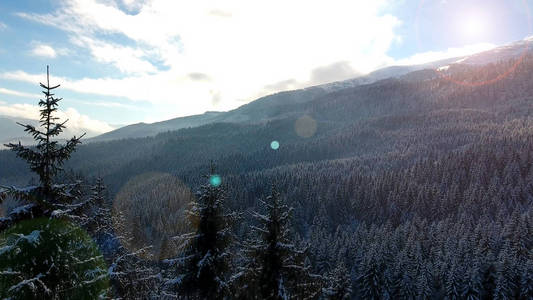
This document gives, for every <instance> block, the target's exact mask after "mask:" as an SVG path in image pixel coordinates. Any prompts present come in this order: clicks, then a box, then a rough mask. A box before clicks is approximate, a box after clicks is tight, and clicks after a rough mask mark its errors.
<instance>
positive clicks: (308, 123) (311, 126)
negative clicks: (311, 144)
mask: <svg viewBox="0 0 533 300" xmlns="http://www.w3.org/2000/svg"><path fill="white" fill-rule="evenodd" d="M316 128H317V124H316V121H315V119H313V118H311V117H310V116H308V115H305V116H302V117H300V118H298V120H296V122H295V123H294V131H296V134H297V135H298V136H300V137H303V138H309V137H312V136H313V135H315V133H316Z"/></svg>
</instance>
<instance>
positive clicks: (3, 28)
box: [0, 22, 7, 31]
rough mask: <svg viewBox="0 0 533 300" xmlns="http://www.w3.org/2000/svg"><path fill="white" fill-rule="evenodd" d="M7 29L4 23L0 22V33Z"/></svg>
mask: <svg viewBox="0 0 533 300" xmlns="http://www.w3.org/2000/svg"><path fill="white" fill-rule="evenodd" d="M5 29H7V25H6V24H5V23H2V22H0V31H2V30H5Z"/></svg>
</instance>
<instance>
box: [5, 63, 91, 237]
mask: <svg viewBox="0 0 533 300" xmlns="http://www.w3.org/2000/svg"><path fill="white" fill-rule="evenodd" d="M40 86H41V87H42V88H43V89H44V90H43V91H42V92H43V94H44V96H45V97H44V98H45V99H41V100H39V106H40V107H41V109H40V114H41V117H40V122H39V124H40V126H39V127H35V126H32V125H27V124H26V125H24V124H20V123H18V124H19V125H21V126H23V127H24V131H25V132H27V133H28V134H30V135H31V136H32V137H33V139H34V140H35V141H36V142H37V145H36V146H35V147H27V146H23V145H22V144H21V143H20V142H19V143H18V144H14V143H9V144H6V145H5V146H6V147H8V148H9V149H11V150H12V151H14V152H15V153H16V154H17V156H18V157H20V158H21V159H23V160H25V161H26V162H27V163H28V164H29V166H30V169H31V170H32V171H33V172H35V173H36V174H37V175H38V176H39V186H32V187H27V188H24V189H17V188H13V187H10V188H4V189H5V190H6V191H7V194H10V195H11V196H13V197H16V198H19V199H21V200H23V201H26V202H29V206H28V207H27V208H26V213H23V214H18V215H16V216H15V215H13V216H10V218H8V219H7V220H3V221H4V222H3V223H4V224H0V230H2V229H5V228H7V227H8V226H10V225H11V224H13V223H15V222H16V221H18V220H20V219H25V218H31V217H36V216H38V215H47V216H50V215H51V214H52V213H53V211H54V210H56V213H61V214H63V213H64V212H71V211H72V210H74V209H75V208H77V206H74V207H72V206H70V205H69V204H70V203H71V202H72V201H73V200H74V199H75V197H76V196H77V195H76V194H77V185H76V184H55V183H54V179H55V177H56V175H57V174H58V172H60V171H61V170H62V168H61V166H62V165H63V163H64V162H65V161H66V160H68V159H69V158H70V155H71V154H72V153H73V152H74V151H75V150H76V146H77V145H78V144H80V143H81V141H80V139H81V138H82V137H83V136H84V135H82V136H80V137H75V136H74V137H72V138H71V139H70V140H68V141H67V142H66V144H65V145H60V144H59V143H58V141H57V140H56V139H57V137H58V136H59V135H60V134H61V133H62V132H63V129H64V128H65V123H66V122H67V121H68V120H65V121H63V122H59V121H58V120H59V118H58V117H56V116H55V113H56V112H57V109H58V106H59V101H61V100H62V98H56V97H54V96H55V94H53V93H52V91H53V90H55V89H56V88H58V87H59V86H60V85H55V86H50V74H49V68H48V66H47V67H46V85H45V84H43V83H40Z"/></svg>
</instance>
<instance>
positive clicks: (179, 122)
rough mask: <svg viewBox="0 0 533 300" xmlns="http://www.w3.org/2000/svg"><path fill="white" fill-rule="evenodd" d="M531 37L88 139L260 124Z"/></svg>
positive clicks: (480, 59) (513, 50) (516, 54)
mask: <svg viewBox="0 0 533 300" xmlns="http://www.w3.org/2000/svg"><path fill="white" fill-rule="evenodd" d="M531 44H533V40H532V39H524V40H522V41H517V42H515V43H511V44H508V45H504V46H500V47H496V48H494V49H492V50H488V51H484V52H480V53H476V54H473V55H469V56H462V57H454V58H448V59H444V60H439V61H435V62H430V63H425V64H420V65H402V66H390V67H385V68H382V69H379V70H376V71H373V72H371V73H369V74H367V75H364V76H360V77H356V78H353V79H348V80H344V81H337V82H332V83H327V84H323V85H319V86H313V87H308V88H305V89H301V90H293V91H285V92H280V93H277V94H273V95H269V96H265V97H262V98H259V99H257V100H255V101H252V102H250V103H248V104H246V105H243V106H241V107H239V108H237V109H234V110H231V111H228V112H206V113H204V114H201V115H194V116H188V117H180V118H175V119H171V120H167V121H161V122H156V123H151V124H146V123H137V124H132V125H128V126H124V127H121V128H119V129H117V130H114V131H111V132H107V133H104V134H102V135H99V136H97V137H94V138H92V139H90V141H91V142H96V141H109V140H114V139H124V138H139V137H147V136H154V135H156V134H158V133H161V132H166V131H172V130H178V129H182V128H188V127H197V126H202V125H205V124H210V123H216V122H228V123H262V122H267V121H269V120H272V119H274V118H281V117H284V116H287V115H291V114H298V113H301V112H300V111H295V110H294V108H295V105H297V104H300V103H304V102H310V101H313V100H314V99H316V98H317V97H320V96H323V95H325V94H327V93H330V92H335V91H337V90H342V89H346V88H351V87H355V86H359V85H365V84H371V83H374V82H377V81H379V80H383V79H387V78H398V77H400V76H403V75H406V74H408V73H411V72H414V71H418V70H434V71H437V70H438V71H440V72H442V71H445V70H447V69H448V68H449V67H450V66H457V65H486V64H489V63H496V62H499V61H505V60H509V59H516V58H520V57H521V56H523V55H525V54H527V53H530V52H531ZM423 76H424V79H428V78H427V77H425V76H433V77H435V76H440V75H439V74H438V73H437V72H433V74H432V73H431V72H429V73H424V75H423Z"/></svg>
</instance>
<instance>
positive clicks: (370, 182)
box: [0, 55, 533, 299]
mask: <svg viewBox="0 0 533 300" xmlns="http://www.w3.org/2000/svg"><path fill="white" fill-rule="evenodd" d="M519 60H520V61H517V60H516V59H514V60H513V59H511V60H508V61H507V60H506V61H501V62H499V63H494V64H488V65H484V66H474V65H461V64H457V65H452V66H450V68H449V69H448V70H447V71H445V72H444V71H443V72H436V71H434V70H422V71H415V72H412V73H409V74H407V75H403V76H400V77H398V78H390V79H385V80H381V81H378V82H375V83H371V84H364V85H357V86H353V87H347V88H342V89H336V90H326V89H322V90H321V89H320V87H314V88H311V89H307V90H300V91H295V92H293V94H291V92H287V93H281V94H278V95H275V97H277V98H276V101H275V102H273V103H274V104H272V105H265V103H269V102H268V100H269V98H268V97H266V98H264V99H260V100H258V101H257V104H255V105H257V106H258V107H260V108H261V111H262V112H263V113H264V115H262V116H260V117H259V116H257V115H254V116H256V117H257V118H256V120H254V121H246V122H226V123H212V124H206V125H202V126H199V127H193V128H183V129H179V130H177V131H169V132H164V133H160V134H158V135H156V136H153V137H143V138H131V139H120V140H112V141H106V142H91V141H90V140H89V141H84V139H83V138H82V139H81V140H80V139H78V138H76V137H75V138H73V139H71V140H69V141H67V144H66V145H64V146H60V144H61V143H60V142H59V143H58V142H54V141H52V140H51V139H48V138H47V136H51V137H53V136H54V135H55V133H57V132H58V130H61V129H60V128H62V127H63V126H68V123H66V124H62V123H55V122H56V120H54V119H53V118H52V119H50V118H48V116H50V115H53V112H54V110H53V108H54V107H56V106H57V105H58V102H57V101H56V102H54V101H55V100H54V99H55V98H53V95H52V94H51V92H50V91H51V90H50V88H51V87H50V85H42V87H43V88H44V89H45V91H48V94H46V93H45V95H46V96H47V100H46V101H42V106H43V108H44V109H43V111H42V116H43V118H42V119H41V121H42V122H43V125H45V126H46V125H51V126H48V127H47V128H48V129H47V130H46V131H44V133H43V132H40V133H39V132H37V131H36V130H37V129H36V128H34V127H31V126H30V127H27V131H28V132H29V133H30V134H32V135H33V136H34V137H35V138H36V140H37V142H39V144H38V146H36V147H25V146H22V145H17V144H12V145H10V146H9V147H10V148H11V150H15V151H8V150H6V151H1V152H0V166H1V168H0V186H2V190H0V192H2V197H1V198H0V199H2V206H1V209H2V214H3V215H4V217H3V218H2V219H0V222H1V223H0V230H2V232H1V233H0V296H1V297H3V298H12V299H26V298H30V299H31V298H43V295H44V298H46V299H55V298H65V297H67V298H68V297H78V298H79V299H82V296H80V295H85V296H83V297H86V298H87V299H93V298H97V297H102V298H106V297H109V298H124V299H150V298H152V299H204V298H205V299H533V134H532V133H533V118H532V117H531V115H530V112H531V111H532V110H533V77H532V76H531V73H532V71H533V56H530V55H527V56H525V57H521V58H519ZM509 70H512V72H509ZM507 73H509V74H507ZM502 74H505V76H501V75H502ZM493 78H500V79H499V80H495V81H493V80H491V79H493ZM480 83H482V84H480ZM52 88H54V87H52ZM298 97H302V98H298ZM279 99H282V100H283V99H285V100H286V101H282V100H279ZM294 99H299V100H298V101H294ZM56 100H57V99H56ZM253 108H254V102H252V103H250V104H248V105H247V106H246V107H245V109H244V110H243V111H244V112H250V111H251V112H253V113H255V112H256V111H255V110H254V109H253ZM303 117H305V118H307V119H306V120H311V121H306V122H307V123H306V124H307V125H308V127H307V128H304V129H305V130H304V133H303V134H302V131H301V130H299V129H298V127H297V126H296V129H295V124H297V123H298V122H301V120H302V118H303ZM315 129H316V131H315ZM54 130H55V131H54ZM43 134H44V135H43ZM39 138H41V139H39ZM80 141H81V142H82V144H81V145H79V142H80ZM272 141H277V142H279V149H277V148H275V149H274V148H271V147H270V145H271V142H272ZM61 147H63V148H61ZM51 149H60V150H58V151H55V150H53V151H52V150H51ZM61 149H63V150H61ZM36 153H37V154H36ZM39 153H40V154H39ZM47 153H48V154H47ZM54 155H55V156H54ZM63 161H64V163H62V162H63ZM27 163H29V164H27ZM25 186H26V188H22V187H25ZM43 220H45V221H43ZM36 228H37V229H36ZM61 237H63V238H61ZM65 239H68V240H70V241H73V242H71V243H68V242H65ZM62 243H63V244H62ZM50 245H57V247H56V246H54V247H52V246H50ZM55 247H56V248H55ZM42 249H51V250H49V252H46V253H45V254H43V253H39V252H40V251H42ZM64 249H68V250H67V251H66V252H68V253H69V254H68V255H65V254H64V253H63V251H62V250H64ZM32 255H33V256H34V258H36V259H34V260H35V261H36V262H34V263H33V265H32V266H31V267H30V266H28V265H26V264H24V263H23V261H32ZM37 257H39V258H37ZM43 257H46V258H50V259H46V258H45V259H43ZM59 261H62V262H63V265H59V263H58V264H56V262H59ZM71 265H72V266H76V267H72V268H71V267H70V266H71ZM78 266H79V267H78ZM65 274H75V276H71V277H72V278H71V277H68V276H67V275H65ZM62 276H67V277H62ZM76 293H78V294H76ZM39 295H40V296H39ZM87 295H88V296H87Z"/></svg>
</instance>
